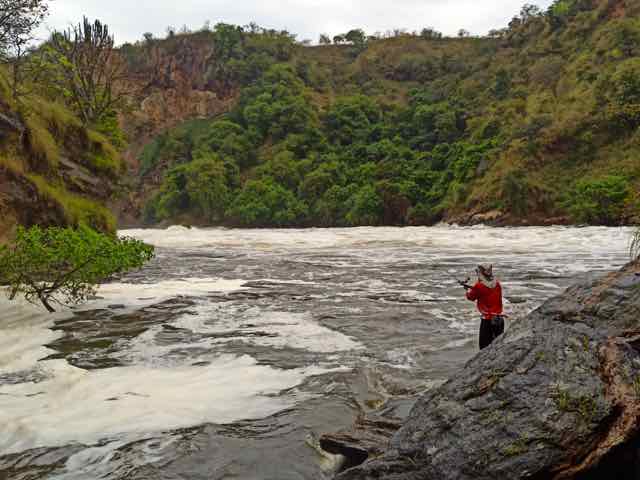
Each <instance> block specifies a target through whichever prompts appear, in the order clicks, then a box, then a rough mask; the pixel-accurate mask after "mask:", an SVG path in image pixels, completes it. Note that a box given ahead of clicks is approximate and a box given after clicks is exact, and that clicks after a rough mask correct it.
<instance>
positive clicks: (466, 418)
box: [323, 263, 640, 480]
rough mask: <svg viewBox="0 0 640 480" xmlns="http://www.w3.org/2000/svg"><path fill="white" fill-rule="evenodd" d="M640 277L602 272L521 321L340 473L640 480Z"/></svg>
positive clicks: (344, 478) (353, 476) (630, 268)
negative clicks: (384, 442) (365, 457)
mask: <svg viewBox="0 0 640 480" xmlns="http://www.w3.org/2000/svg"><path fill="white" fill-rule="evenodd" d="M639 272H640V264H637V263H636V264H629V265H627V266H626V267H625V268H623V269H622V270H621V271H619V272H616V273H613V274H610V275H607V276H604V277H602V276H599V277H592V278H590V279H589V280H587V281H586V282H584V283H582V284H580V285H577V286H574V287H571V288H569V289H568V290H567V291H566V292H565V293H564V294H562V295H560V296H558V297H555V298H553V299H551V300H549V301H547V302H546V303H545V304H544V305H543V306H541V307H540V308H539V309H537V310H536V311H534V312H532V313H531V314H530V315H529V316H528V317H526V318H525V319H523V320H522V321H519V322H515V323H514V324H513V325H512V326H511V328H510V329H509V330H508V331H507V332H506V333H505V334H504V335H503V336H502V337H500V338H499V339H498V340H496V341H495V342H494V344H493V345H491V346H490V347H489V348H487V349H485V350H483V351H482V352H480V353H478V355H476V356H475V357H474V358H473V359H471V360H470V361H469V362H468V363H467V364H466V365H465V367H464V368H463V369H462V370H461V371H460V372H459V373H458V374H457V375H456V376H455V377H454V378H452V379H450V380H449V381H448V382H446V383H445V384H443V385H442V386H441V387H439V388H436V389H433V390H431V391H430V392H428V393H427V394H426V395H424V396H423V397H422V398H420V399H419V400H418V401H417V402H416V404H415V406H414V408H413V410H412V411H411V413H410V415H409V417H408V419H407V420H406V422H405V423H404V425H403V426H402V427H401V428H400V429H399V430H398V431H397V432H396V433H395V435H394V436H393V438H392V440H391V442H390V444H389V445H388V446H387V448H386V449H385V451H384V453H382V454H381V455H379V456H377V457H376V456H374V455H369V461H367V462H365V463H363V464H361V465H359V466H356V467H354V468H351V469H349V470H346V471H344V472H343V473H341V474H340V475H338V477H337V478H339V479H340V480H365V479H374V478H375V479H378V478H384V479H390V480H391V479H397V480H400V479H402V480H410V479H411V480H413V479H415V480H417V479H421V480H424V479H434V480H447V479H450V480H453V479H458V480H460V479H469V480H470V479H499V478H508V479H524V478H534V479H563V478H585V479H586V478H589V479H591V478H617V479H624V478H629V479H631V478H639V474H640V455H639V452H640V450H639V446H640V277H638V275H637V274H638V273H639ZM347 446H348V445H347ZM323 447H324V445H323ZM333 447H334V449H333V451H334V452H335V453H339V452H340V448H338V447H339V445H333ZM371 450H372V449H371V448H369V451H371ZM376 453H377V452H376ZM347 463H348V462H347Z"/></svg>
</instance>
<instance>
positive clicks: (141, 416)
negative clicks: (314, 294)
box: [0, 355, 335, 454]
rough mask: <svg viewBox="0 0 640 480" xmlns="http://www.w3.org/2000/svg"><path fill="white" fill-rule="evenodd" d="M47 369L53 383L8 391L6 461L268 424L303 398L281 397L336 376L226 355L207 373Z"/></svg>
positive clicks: (3, 394) (2, 416)
mask: <svg viewBox="0 0 640 480" xmlns="http://www.w3.org/2000/svg"><path fill="white" fill-rule="evenodd" d="M42 366H43V368H44V369H46V370H47V371H48V373H49V375H48V377H49V378H48V379H47V380H44V381H42V382H39V383H22V384H16V385H4V386H1V387H0V425H2V435H1V436H0V454H8V453H13V452H20V451H23V450H26V449H30V448H35V447H41V446H57V445H67V444H70V443H75V442H80V443H83V444H91V443H95V442H97V441H98V440H101V439H106V438H110V437H113V436H117V435H119V434H130V433H134V434H135V433H147V432H159V431H163V430H171V429H177V428H183V427H189V426H195V425H201V424H203V423H207V422H215V423H229V422H233V421H237V420H241V419H251V418H263V417H265V416H268V415H271V414H274V413H276V412H278V411H281V410H283V409H286V408H289V407H291V406H293V405H294V404H295V403H296V402H297V401H299V400H300V398H297V397H298V396H302V394H298V395H294V394H287V395H278V396H274V395H275V394H278V393H279V392H281V391H282V390H285V389H290V388H293V387H295V386H297V385H299V384H300V383H301V382H302V381H303V380H304V379H305V378H306V377H308V376H311V375H318V374H322V373H327V372H329V371H335V370H326V369H322V368H320V367H317V366H312V367H307V368H297V369H290V370H280V369H275V368H271V367H268V366H264V365H258V364H257V362H256V360H255V359H253V358H251V357H249V356H246V355H245V356H241V357H236V356H221V357H219V358H218V359H217V360H216V361H215V362H213V363H211V364H210V365H206V366H201V367H190V366H178V367H173V368H150V367H147V366H131V367H119V368H109V369H104V370H93V371H86V370H82V369H79V368H75V367H73V366H71V365H69V364H68V363H67V362H66V361H64V360H52V361H46V362H42Z"/></svg>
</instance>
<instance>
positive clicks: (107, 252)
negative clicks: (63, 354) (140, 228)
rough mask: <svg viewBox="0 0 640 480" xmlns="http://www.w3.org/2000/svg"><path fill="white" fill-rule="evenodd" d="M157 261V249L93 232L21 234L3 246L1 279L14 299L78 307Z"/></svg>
mask: <svg viewBox="0 0 640 480" xmlns="http://www.w3.org/2000/svg"><path fill="white" fill-rule="evenodd" d="M151 258H153V247H151V246H149V245H146V244H144V243H142V242H140V241H138V240H134V239H131V238H116V237H112V236H110V235H106V234H102V233H98V232H95V231H94V230H92V229H90V228H89V227H84V226H81V227H79V228H77V229H73V228H57V227H52V228H40V227H37V226H35V227H32V228H30V229H25V228H22V227H20V228H18V231H17V234H16V239H15V242H14V243H13V245H11V246H0V279H1V280H2V283H6V284H7V285H8V286H9V290H8V295H9V299H10V300H13V299H15V298H16V296H18V295H22V296H24V298H25V299H26V300H27V301H29V302H31V303H37V302H40V303H42V305H44V307H45V308H46V309H47V310H48V311H49V312H54V311H55V310H54V308H53V306H52V305H51V304H52V303H57V304H61V305H65V304H66V305H74V304H78V303H81V302H83V301H86V300H87V299H88V298H89V297H90V296H92V295H93V294H94V293H95V291H96V288H97V285H98V284H99V283H100V282H102V281H103V280H105V279H106V278H108V277H110V276H112V275H115V274H118V273H123V272H126V271H127V270H131V269H135V268H139V267H141V266H142V265H144V263H146V262H147V261H149V260H150V259H151Z"/></svg>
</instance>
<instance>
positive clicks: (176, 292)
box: [77, 278, 246, 310]
mask: <svg viewBox="0 0 640 480" xmlns="http://www.w3.org/2000/svg"><path fill="white" fill-rule="evenodd" d="M245 283H246V282H245V281H244V280H239V279H231V280H230V279H222V278H183V279H177V280H163V281H160V282H155V283H119V282H113V283H106V284H104V285H101V286H100V287H99V288H98V291H97V293H96V296H97V299H96V300H92V301H90V302H87V303H85V304H83V305H81V306H80V307H78V308H77V310H91V309H95V308H99V307H105V306H108V305H110V304H123V305H125V306H126V307H142V306H145V305H152V304H154V303H158V302H160V301H162V300H166V299H170V298H176V297H195V296H202V295H206V294H208V293H226V292H233V291H238V290H242V289H243V286H244V284H245Z"/></svg>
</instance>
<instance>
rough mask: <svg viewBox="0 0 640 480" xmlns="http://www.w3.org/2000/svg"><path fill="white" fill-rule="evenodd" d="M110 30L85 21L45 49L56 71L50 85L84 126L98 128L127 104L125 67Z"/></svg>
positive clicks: (58, 35)
mask: <svg viewBox="0 0 640 480" xmlns="http://www.w3.org/2000/svg"><path fill="white" fill-rule="evenodd" d="M114 45H115V42H114V38H113V35H111V34H110V32H109V27H108V26H107V25H105V24H103V23H101V22H100V21H99V20H96V21H95V22H94V23H91V22H90V21H89V20H88V19H87V18H86V17H84V18H83V19H82V22H81V23H79V24H78V25H76V26H73V27H70V28H69V29H67V30H65V31H63V32H59V31H55V32H53V34H52V35H51V38H50V40H49V42H48V43H47V44H46V46H45V52H46V57H47V59H48V61H49V62H50V64H51V66H52V67H53V68H52V70H53V72H54V74H53V75H52V77H51V78H50V81H51V82H52V83H53V84H54V86H55V87H56V88H57V90H58V91H59V93H60V94H61V95H62V96H63V97H64V98H66V99H67V100H68V101H69V102H70V103H71V104H72V105H73V106H74V107H75V109H76V110H77V112H78V114H79V116H80V118H81V119H82V121H83V123H84V124H85V125H94V126H95V125H97V124H99V123H100V122H101V121H102V120H104V119H105V118H106V117H109V116H112V115H113V112H114V111H115V110H116V109H117V108H118V107H119V106H121V104H122V102H123V101H124V97H125V91H124V89H123V88H122V86H123V81H124V63H123V62H122V60H121V58H120V57H119V56H118V54H117V52H116V50H115V48H114Z"/></svg>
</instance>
